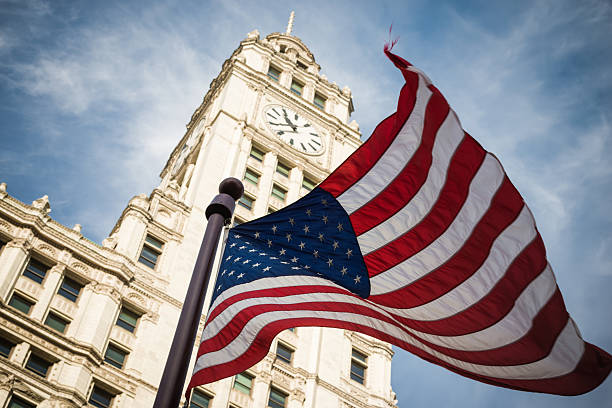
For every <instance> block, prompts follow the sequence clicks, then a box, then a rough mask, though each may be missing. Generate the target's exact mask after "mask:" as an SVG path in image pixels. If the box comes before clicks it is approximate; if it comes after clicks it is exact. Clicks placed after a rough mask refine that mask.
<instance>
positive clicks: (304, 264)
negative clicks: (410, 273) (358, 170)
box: [213, 187, 370, 301]
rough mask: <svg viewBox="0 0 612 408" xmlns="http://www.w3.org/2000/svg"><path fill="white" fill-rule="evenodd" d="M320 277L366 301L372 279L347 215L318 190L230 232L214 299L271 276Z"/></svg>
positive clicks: (332, 198)
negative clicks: (233, 288)
mask: <svg viewBox="0 0 612 408" xmlns="http://www.w3.org/2000/svg"><path fill="white" fill-rule="evenodd" d="M295 275H302V276H318V277H322V278H325V279H329V280H330V281H333V282H335V283H337V284H338V285H340V286H342V287H344V288H346V289H348V290H349V291H351V292H353V293H355V294H357V295H359V296H361V297H362V298H367V297H368V296H369V294H370V281H369V279H368V272H367V270H366V266H365V263H364V261H363V257H362V255H361V252H360V250H359V245H358V243H357V238H356V237H355V233H354V231H353V227H352V225H351V223H350V220H349V217H348V215H347V213H346V211H344V209H343V208H342V207H341V206H340V204H339V203H338V202H337V201H336V199H335V198H334V197H333V196H332V195H331V194H329V193H328V192H327V191H325V190H323V189H321V188H319V187H317V188H315V189H314V190H313V191H312V192H310V193H309V194H308V195H306V196H305V197H303V198H302V199H300V200H299V201H297V202H295V203H293V204H291V205H289V206H287V207H285V208H284V209H282V210H279V211H276V212H274V213H272V214H269V215H267V216H265V217H262V218H259V219H256V220H253V221H251V222H247V223H245V224H241V225H238V226H236V227H235V228H232V229H231V230H230V231H229V236H228V239H227V242H226V245H225V251H224V253H223V258H222V262H221V266H220V268H219V274H218V276H217V281H216V285H215V292H214V296H213V301H214V298H216V297H217V296H218V295H219V294H220V293H221V292H222V291H224V290H226V289H228V288H230V287H232V286H234V285H238V284H243V283H247V282H251V281H254V280H257V279H261V278H268V277H272V276H295Z"/></svg>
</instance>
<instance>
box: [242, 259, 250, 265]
mask: <svg viewBox="0 0 612 408" xmlns="http://www.w3.org/2000/svg"><path fill="white" fill-rule="evenodd" d="M249 262H251V260H250V259H245V260H244V261H242V264H243V265H244V264H248V263H249Z"/></svg>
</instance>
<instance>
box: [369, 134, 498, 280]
mask: <svg viewBox="0 0 612 408" xmlns="http://www.w3.org/2000/svg"><path fill="white" fill-rule="evenodd" d="M485 155H486V152H485V151H484V150H483V149H482V147H480V145H479V144H478V143H476V142H475V141H474V139H472V138H471V137H465V138H464V139H463V141H462V142H461V144H460V145H459V147H458V149H457V151H456V153H455V155H454V157H453V158H452V160H451V163H450V166H449V168H448V171H447V173H446V174H447V180H446V182H445V183H444V186H443V187H442V190H441V191H440V195H439V196H438V199H437V201H436V202H435V204H434V205H433V207H432V208H431V210H430V212H429V214H427V216H426V217H425V218H423V220H421V222H420V223H418V224H417V225H416V226H414V227H413V228H412V229H411V230H410V231H407V232H406V233H405V234H404V235H402V236H400V237H399V238H397V239H396V240H394V241H391V242H389V243H388V244H387V245H385V246H383V247H381V248H379V249H378V250H376V251H374V252H370V253H369V254H367V255H366V256H365V257H364V261H365V264H366V267H367V268H368V273H369V274H370V276H371V277H372V276H376V275H378V274H379V273H382V272H384V271H386V270H387V269H389V268H391V267H393V266H395V265H397V264H399V263H400V262H402V261H404V260H405V259H408V258H409V257H411V256H412V255H414V254H416V253H418V252H419V251H421V250H423V249H424V248H425V247H427V245H429V244H431V243H432V242H433V241H435V239H436V238H438V237H439V236H440V235H441V234H442V233H443V232H444V231H445V230H446V229H447V228H448V226H449V225H450V224H451V223H452V222H453V220H454V219H455V217H456V216H457V214H458V213H459V211H460V210H461V207H462V206H463V204H464V203H465V201H466V199H467V197H468V195H469V191H470V183H471V181H472V179H473V178H474V176H475V175H476V173H477V172H478V169H479V168H480V166H481V164H482V163H483V161H484V158H485Z"/></svg>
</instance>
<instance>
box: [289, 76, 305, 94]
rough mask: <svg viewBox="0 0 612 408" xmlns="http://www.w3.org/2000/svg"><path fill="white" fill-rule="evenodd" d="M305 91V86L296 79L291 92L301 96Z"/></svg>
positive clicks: (292, 82) (292, 83)
mask: <svg viewBox="0 0 612 408" xmlns="http://www.w3.org/2000/svg"><path fill="white" fill-rule="evenodd" d="M303 90H304V85H302V84H300V83H299V82H298V81H296V80H295V79H294V80H292V81H291V92H293V93H294V94H296V95H298V96H301V95H302V91H303Z"/></svg>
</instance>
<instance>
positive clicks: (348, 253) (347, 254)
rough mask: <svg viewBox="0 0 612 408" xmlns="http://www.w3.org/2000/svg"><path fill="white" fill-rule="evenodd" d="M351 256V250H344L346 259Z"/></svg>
mask: <svg viewBox="0 0 612 408" xmlns="http://www.w3.org/2000/svg"><path fill="white" fill-rule="evenodd" d="M351 255H353V250H352V249H347V250H346V256H347V258H350V257H351Z"/></svg>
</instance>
